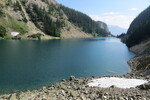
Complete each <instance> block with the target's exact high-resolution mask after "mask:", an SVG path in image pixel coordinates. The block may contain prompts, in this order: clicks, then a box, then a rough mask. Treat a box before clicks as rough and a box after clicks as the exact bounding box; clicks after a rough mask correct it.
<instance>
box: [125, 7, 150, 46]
mask: <svg viewBox="0 0 150 100" xmlns="http://www.w3.org/2000/svg"><path fill="white" fill-rule="evenodd" d="M149 38H150V7H148V8H147V9H145V10H144V11H143V12H142V13H140V14H139V15H138V16H137V17H136V18H135V19H134V20H133V22H132V23H131V25H130V27H129V29H128V32H127V35H126V40H125V43H126V44H127V46H128V47H132V46H134V45H137V44H140V43H141V42H142V41H145V40H147V39H149Z"/></svg>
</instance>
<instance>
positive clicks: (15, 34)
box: [11, 32, 20, 36]
mask: <svg viewBox="0 0 150 100" xmlns="http://www.w3.org/2000/svg"><path fill="white" fill-rule="evenodd" d="M19 34H20V33H19V32H11V35H12V36H17V35H19Z"/></svg>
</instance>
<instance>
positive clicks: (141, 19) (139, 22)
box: [122, 6, 150, 76]
mask: <svg viewBox="0 0 150 100" xmlns="http://www.w3.org/2000/svg"><path fill="white" fill-rule="evenodd" d="M122 41H123V42H124V43H126V45H127V46H128V47H129V49H130V51H132V52H134V53H135V54H136V56H135V57H134V58H132V59H131V60H130V61H128V64H129V65H130V66H131V68H132V72H131V73H133V74H134V75H140V76H149V75H150V6H149V7H148V8H147V9H145V10H144V11H143V12H141V13H140V14H139V15H138V16H137V17H136V18H135V19H134V20H133V22H132V23H131V25H130V27H129V29H128V31H127V34H126V35H125V36H123V38H122Z"/></svg>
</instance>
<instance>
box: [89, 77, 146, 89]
mask: <svg viewBox="0 0 150 100" xmlns="http://www.w3.org/2000/svg"><path fill="white" fill-rule="evenodd" d="M147 82H148V81H146V80H141V79H127V78H117V77H103V78H99V79H93V80H92V81H91V82H90V83H88V86H90V87H103V88H108V87H111V86H112V85H114V86H116V87H118V88H131V87H136V86H138V85H141V84H144V83H147Z"/></svg>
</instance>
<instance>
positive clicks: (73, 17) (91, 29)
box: [61, 5, 109, 36]
mask: <svg viewBox="0 0 150 100" xmlns="http://www.w3.org/2000/svg"><path fill="white" fill-rule="evenodd" d="M61 9H62V10H63V11H64V13H65V14H66V15H67V17H68V20H69V21H70V22H71V23H73V24H74V25H75V26H77V27H80V28H81V29H82V30H83V31H84V32H86V33H92V34H95V33H97V35H98V36H108V34H109V32H108V31H107V30H105V29H103V28H101V27H99V24H98V23H97V22H96V21H94V20H92V19H91V18H90V17H89V16H87V15H86V14H84V13H81V12H79V11H76V10H74V9H70V8H68V7H65V6H63V5H61Z"/></svg>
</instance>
